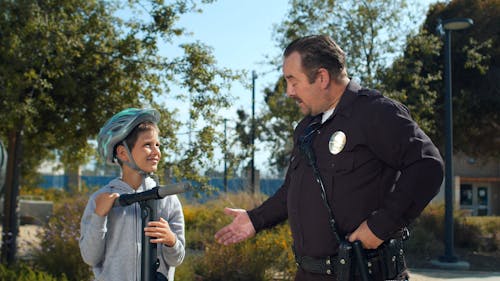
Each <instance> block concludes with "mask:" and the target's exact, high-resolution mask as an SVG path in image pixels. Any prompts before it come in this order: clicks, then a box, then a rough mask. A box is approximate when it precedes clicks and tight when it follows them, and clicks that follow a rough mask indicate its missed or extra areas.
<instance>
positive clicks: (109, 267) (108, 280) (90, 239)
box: [79, 178, 185, 281]
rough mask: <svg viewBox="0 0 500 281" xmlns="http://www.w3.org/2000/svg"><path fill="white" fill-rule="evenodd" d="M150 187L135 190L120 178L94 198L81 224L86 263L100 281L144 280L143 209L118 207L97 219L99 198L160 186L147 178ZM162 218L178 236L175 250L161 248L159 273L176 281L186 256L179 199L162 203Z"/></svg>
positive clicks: (147, 185) (160, 203)
mask: <svg viewBox="0 0 500 281" xmlns="http://www.w3.org/2000/svg"><path fill="white" fill-rule="evenodd" d="M145 185H146V187H144V186H143V185H141V186H140V187H139V188H138V189H137V190H134V189H132V188H131V187H130V186H129V185H128V184H127V183H125V182H123V181H122V180H120V179H119V178H117V179H114V180H112V181H111V182H109V184H108V185H106V186H104V187H103V188H101V189H99V190H98V191H96V192H95V193H93V194H92V195H91V196H90V199H89V202H88V203H87V207H86V208H85V211H84V213H83V216H82V221H81V225H80V227H81V237H80V242H79V243H80V252H81V254H82V257H83V260H84V261H85V263H87V264H89V265H90V266H92V270H93V272H94V275H95V280H98V281H115V280H116V281H140V280H141V239H142V233H143V229H142V221H141V208H140V206H139V204H138V203H133V204H131V205H129V206H126V207H114V208H112V209H111V211H110V212H109V214H108V215H107V216H105V217H101V216H99V215H97V214H96V213H95V212H94V210H95V198H96V196H97V195H98V194H100V193H102V192H110V193H114V192H116V193H119V194H123V193H134V192H141V191H145V190H148V189H151V188H153V187H155V186H156V183H155V181H154V180H153V179H151V178H146V181H145ZM158 216H159V217H162V218H163V219H165V220H166V221H167V222H168V224H169V226H170V228H171V229H172V231H173V232H174V233H175V234H176V236H177V241H176V243H175V245H174V246H173V247H168V246H166V245H163V244H158V248H157V251H158V258H159V260H160V267H159V269H158V271H160V272H161V273H163V274H164V275H165V276H167V277H168V280H169V281H173V280H174V271H175V268H174V267H175V266H178V265H180V264H181V262H182V260H183V259H184V255H185V248H184V245H185V238H184V215H183V212H182V206H181V203H180V201H179V199H178V198H177V196H176V195H170V196H166V197H165V198H163V199H160V200H159V202H158Z"/></svg>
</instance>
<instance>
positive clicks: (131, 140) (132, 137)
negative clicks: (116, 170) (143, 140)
mask: <svg viewBox="0 0 500 281" xmlns="http://www.w3.org/2000/svg"><path fill="white" fill-rule="evenodd" d="M152 130H158V126H157V125H156V124H155V123H153V122H150V121H146V122H142V123H140V124H139V125H137V126H135V128H134V129H132V131H131V132H130V134H128V136H127V137H126V138H125V139H124V141H125V143H127V146H128V148H129V149H130V150H132V149H133V148H134V146H135V143H136V142H137V138H138V137H139V134H140V133H142V132H148V131H152ZM119 145H123V142H119V143H117V144H116V146H115V148H114V149H113V154H114V156H115V158H116V161H117V162H118V164H120V166H122V165H123V162H122V161H121V160H120V159H119V158H118V157H116V148H117V147H118V146H119ZM130 153H132V151H130Z"/></svg>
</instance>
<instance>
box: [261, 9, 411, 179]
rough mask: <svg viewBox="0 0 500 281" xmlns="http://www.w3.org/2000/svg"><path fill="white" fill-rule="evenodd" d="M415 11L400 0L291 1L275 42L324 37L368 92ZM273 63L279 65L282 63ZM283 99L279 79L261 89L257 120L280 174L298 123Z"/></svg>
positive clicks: (395, 50) (290, 104)
mask: <svg viewBox="0 0 500 281" xmlns="http://www.w3.org/2000/svg"><path fill="white" fill-rule="evenodd" d="M420 8H421V6H416V4H415V6H413V7H411V9H410V7H408V5H407V4H406V1H404V0H399V1H396V0H378V1H375V0H363V1H333V0H309V1H298V0H291V1H290V10H289V11H288V12H287V15H288V17H287V19H285V20H284V21H283V22H282V23H281V24H279V25H278V26H277V27H276V29H275V34H276V36H275V37H276V38H275V39H276V42H277V44H278V45H279V46H280V47H281V48H284V47H285V46H286V45H287V44H289V43H290V42H291V41H293V40H294V39H297V38H298V37H301V36H305V35H309V34H327V35H329V36H331V37H332V38H333V39H334V40H335V41H336V42H338V43H339V45H340V46H341V47H342V48H343V50H344V51H345V52H346V54H347V58H346V59H347V62H346V63H347V72H348V74H349V75H350V76H351V77H356V78H358V79H359V80H361V82H362V85H363V86H365V87H373V86H374V85H376V84H377V82H378V77H377V74H378V73H380V70H381V69H383V68H384V67H385V66H386V65H387V64H388V62H390V61H391V60H392V59H393V58H394V57H395V56H396V55H397V53H398V52H399V50H401V48H402V46H403V43H404V40H403V39H404V36H402V35H404V34H408V33H409V31H410V30H411V28H412V27H413V25H414V22H415V19H414V16H415V15H418V13H419V11H418V10H419V9H420ZM402 37H403V38H402ZM277 61H279V62H277ZM272 63H274V64H278V65H281V58H280V59H279V60H274V61H273V62H272ZM277 69H280V67H277ZM284 94H285V84H284V81H283V80H282V79H280V80H279V81H277V82H276V84H275V85H274V86H273V87H270V88H268V89H266V90H265V101H266V105H267V107H268V108H267V109H266V111H265V112H264V113H263V115H262V116H261V118H260V119H261V120H262V122H261V125H262V126H263V127H264V128H263V129H262V130H261V131H262V132H263V133H264V135H263V136H261V137H262V138H263V139H265V140H266V141H268V142H269V143H270V144H271V145H273V150H272V154H273V155H272V158H273V159H272V160H271V165H272V166H274V167H276V169H277V170H278V171H280V172H283V170H284V168H285V167H286V166H287V165H288V160H287V159H288V156H289V155H290V152H291V149H292V146H293V144H292V133H293V126H291V125H293V124H294V123H295V124H296V122H298V121H299V120H300V118H301V115H300V113H299V112H298V109H297V107H296V106H295V105H294V103H293V101H290V100H288V99H287V98H286V96H285V95H284Z"/></svg>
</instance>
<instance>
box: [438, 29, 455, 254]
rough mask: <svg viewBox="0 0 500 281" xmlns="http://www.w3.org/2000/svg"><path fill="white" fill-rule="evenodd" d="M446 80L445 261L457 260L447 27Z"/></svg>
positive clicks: (449, 50) (445, 50)
mask: <svg viewBox="0 0 500 281" xmlns="http://www.w3.org/2000/svg"><path fill="white" fill-rule="evenodd" d="M444 45H445V46H444V60H445V64H444V65H445V69H444V81H445V115H446V116H445V135H446V153H445V154H446V155H445V190H444V191H445V238H444V240H445V241H444V242H445V253H444V256H442V257H441V258H440V259H441V261H443V262H457V260H458V258H457V257H456V256H455V253H454V249H453V245H454V237H453V118H452V116H453V103H452V90H451V31H450V30H447V29H445V44H444Z"/></svg>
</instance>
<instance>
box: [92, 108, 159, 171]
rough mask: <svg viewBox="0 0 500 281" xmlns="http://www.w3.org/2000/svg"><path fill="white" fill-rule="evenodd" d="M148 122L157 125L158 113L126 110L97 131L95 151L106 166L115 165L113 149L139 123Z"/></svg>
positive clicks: (132, 109)
mask: <svg viewBox="0 0 500 281" xmlns="http://www.w3.org/2000/svg"><path fill="white" fill-rule="evenodd" d="M145 121H150V122H153V123H154V124H157V123H158V122H159V121H160V113H159V112H158V111H156V110H155V109H139V108H127V109H125V110H123V111H121V112H119V113H117V114H115V115H114V116H113V117H111V118H110V119H109V120H108V121H107V122H106V124H104V126H103V127H102V128H101V130H100V131H99V135H98V136H97V144H98V147H97V150H98V152H99V155H100V156H101V157H102V158H103V159H105V161H106V163H108V164H115V163H116V162H115V160H116V159H115V155H114V148H115V146H116V145H117V144H118V143H120V142H122V141H123V140H124V139H125V138H126V137H127V136H128V135H129V134H130V132H131V131H132V130H133V129H134V128H135V127H136V126H137V125H139V124H140V123H142V122H145Z"/></svg>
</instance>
